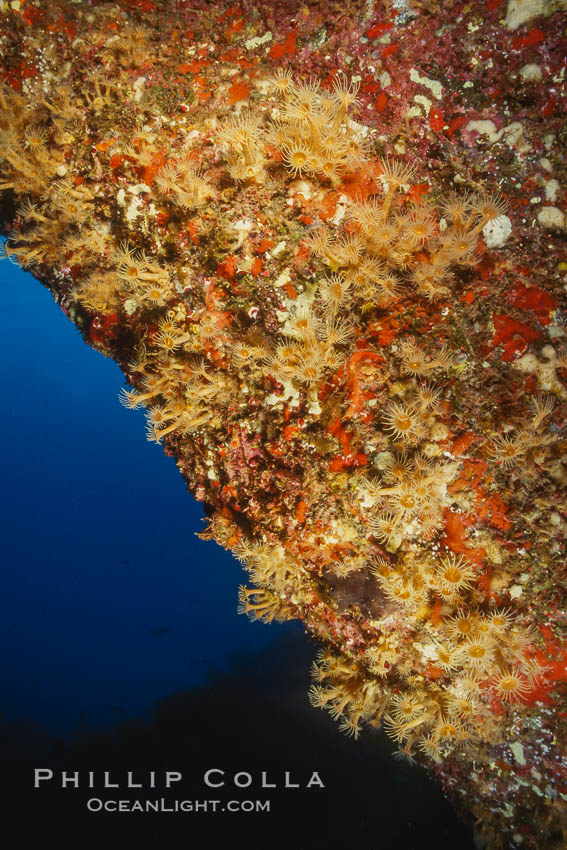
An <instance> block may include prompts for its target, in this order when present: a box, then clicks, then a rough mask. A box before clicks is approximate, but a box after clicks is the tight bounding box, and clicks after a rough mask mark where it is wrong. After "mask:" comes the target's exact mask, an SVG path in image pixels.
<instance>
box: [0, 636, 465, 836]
mask: <svg viewBox="0 0 567 850" xmlns="http://www.w3.org/2000/svg"><path fill="white" fill-rule="evenodd" d="M313 654H314V653H313V647H312V646H311V645H310V644H308V643H307V642H306V640H305V637H304V635H302V634H296V635H291V636H286V637H283V638H282V639H281V640H279V641H278V642H277V643H276V644H275V645H274V646H272V647H271V648H269V649H268V650H265V651H262V652H261V653H258V654H257V655H254V656H251V655H250V654H247V655H245V656H239V657H235V658H234V659H233V663H232V665H231V671H230V672H229V673H222V674H218V673H214V672H213V673H211V676H210V681H209V683H208V684H207V685H206V686H203V687H200V688H197V689H196V690H192V691H185V692H180V693H176V694H174V695H173V696H170V697H167V698H166V699H163V700H161V701H160V702H159V703H158V705H157V707H156V708H155V710H154V711H153V712H152V715H151V717H150V718H148V719H140V720H138V721H132V722H127V723H123V724H121V725H119V726H117V727H116V728H114V729H112V730H108V731H90V732H89V731H88V730H87V731H84V732H83V733H82V734H80V735H77V736H76V738H75V740H74V741H73V742H72V743H68V742H63V741H58V740H55V739H53V738H50V737H49V736H46V735H44V734H42V733H41V731H38V730H34V729H32V728H30V727H25V728H24V727H23V726H22V727H18V726H17V725H14V724H11V725H10V727H9V728H8V727H7V726H6V725H4V727H3V728H2V727H1V726H0V740H1V741H2V744H1V749H0V755H1V757H2V762H3V765H2V776H3V779H4V785H5V791H4V793H3V797H2V804H3V805H2V809H3V815H2V821H3V824H2V825H3V827H4V830H3V831H4V833H5V834H6V833H7V830H8V823H7V817H11V816H12V815H14V816H15V817H16V819H17V824H18V827H17V835H18V841H17V845H15V846H18V847H23V848H28V847H29V848H32V847H39V846H42V845H43V844H44V843H45V844H47V843H49V845H53V846H54V847H57V848H61V850H65V849H66V848H71V847H73V848H75V847H76V848H81V850H83V848H91V847H93V848H94V847H96V848H97V850H114V848H121V850H122V848H123V850H138V849H139V848H144V850H146V848H148V850H149V848H156V850H157V848H160V850H161V848H187V849H188V848H198V850H200V848H211V850H216V848H224V847H227V848H237V850H239V848H244V847H247V848H251V850H260V849H261V850H273V848H282V850H283V848H286V850H288V848H289V850H307V849H308V848H309V850H311V848H312V850H427V848H429V847H431V848H435V850H449V848H450V850H454V848H459V850H472V848H473V844H472V840H471V837H470V834H469V832H468V831H467V829H466V828H465V827H464V826H463V825H462V824H461V823H460V822H459V821H458V819H457V818H456V816H455V814H454V812H453V810H452V808H451V806H450V805H449V803H448V802H447V801H446V800H445V799H444V798H443V796H442V794H441V792H440V791H439V790H438V788H437V787H436V786H435V785H434V784H433V783H432V782H430V781H429V780H428V779H427V777H426V775H425V773H424V772H423V771H422V770H420V769H419V768H415V767H413V768H411V767H409V766H406V765H403V764H399V763H398V762H396V761H395V760H394V759H392V757H391V751H392V747H391V746H390V744H389V742H388V741H387V740H385V739H384V737H383V736H382V735H378V734H370V733H365V734H363V735H362V737H361V739H359V741H358V742H355V741H352V740H350V739H348V738H346V737H344V736H343V735H341V733H340V732H339V731H338V729H337V725H336V723H335V722H334V721H333V720H332V719H331V718H330V717H329V716H328V714H326V713H324V712H322V711H316V710H314V709H313V708H311V706H310V705H309V703H308V699H307V688H308V670H309V667H310V664H311V659H312V657H313ZM34 768H46V769H47V768H49V769H51V770H53V772H54V775H55V777H56V779H55V780H53V781H51V782H46V783H43V785H42V786H41V787H40V788H39V789H38V790H34V789H33V769H34ZM209 768H218V769H221V770H224V771H225V779H226V780H227V786H226V787H225V788H219V789H212V788H207V787H206V786H205V784H204V782H203V775H204V773H205V771H206V770H207V769H209ZM62 770H65V771H68V772H69V771H75V770H76V771H80V778H81V787H80V788H79V789H78V790H75V789H73V788H68V789H66V790H62V789H61V771H62ZM105 770H107V771H110V772H111V776H110V780H111V781H113V782H121V783H122V787H121V788H120V789H113V790H106V791H105V790H104V788H102V787H101V786H102V783H103V781H104V780H103V771H105ZM164 770H169V771H180V772H182V774H183V781H182V782H180V783H177V784H176V785H175V787H174V788H172V790H170V791H168V790H167V789H165V788H164V786H163V771H164ZM88 771H94V773H95V779H96V783H97V784H96V786H95V788H93V789H89V788H87V787H85V785H84V784H83V783H85V784H86V782H88V776H87V772H88ZM127 771H132V772H133V774H134V775H133V781H135V782H136V781H141V780H142V781H143V780H145V781H146V782H149V771H155V772H156V788H155V789H154V790H152V789H151V788H148V787H145V788H144V789H142V790H139V789H138V790H128V789H127V788H126V787H124V786H125V784H126V781H127ZM239 771H244V772H246V773H249V774H251V775H252V777H253V783H252V785H251V786H250V787H249V788H244V789H239V788H236V787H234V786H233V784H232V781H231V780H232V776H233V775H234V774H235V773H238V772H239ZM262 771H265V772H266V773H267V778H268V781H270V782H275V783H277V784H278V788H277V789H262V788H261V774H262ZM286 771H289V773H290V781H291V782H298V783H300V784H301V786H302V787H301V788H300V789H285V788H283V784H284V781H285V772H286ZM313 771H317V772H318V773H319V775H320V777H321V779H322V780H323V782H324V783H325V786H326V787H325V789H323V790H320V789H318V788H317V787H314V788H312V789H310V790H307V789H306V788H305V787H304V786H305V783H306V782H307V781H308V779H309V777H310V776H311V774H312V772H313ZM218 776H219V775H218V774H217V775H215V777H214V778H215V779H216V778H218ZM91 798H97V799H101V800H110V799H119V800H120V799H122V800H134V799H141V800H146V799H154V798H163V799H164V801H165V803H166V804H167V805H168V806H170V807H171V806H172V805H173V802H172V801H174V800H191V801H195V800H201V801H202V800H219V801H220V803H219V808H222V807H223V806H226V804H227V802H228V801H230V800H237V801H242V800H253V801H254V800H266V799H269V800H270V806H271V811H270V813H267V812H252V813H242V812H239V813H234V814H229V813H227V812H224V813H223V812H220V811H217V812H216V813H212V812H211V811H209V812H207V813H203V812H200V813H195V812H192V813H181V812H180V813H163V812H162V813H160V814H148V813H140V814H133V813H125V812H124V813H113V814H105V813H96V814H95V813H92V812H89V811H87V808H86V803H87V800H89V799H91Z"/></svg>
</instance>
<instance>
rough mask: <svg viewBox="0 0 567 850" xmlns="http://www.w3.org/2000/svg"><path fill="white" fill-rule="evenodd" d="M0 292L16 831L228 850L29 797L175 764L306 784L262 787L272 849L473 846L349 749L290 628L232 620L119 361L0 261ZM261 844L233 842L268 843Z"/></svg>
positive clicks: (306, 646)
mask: <svg viewBox="0 0 567 850" xmlns="http://www.w3.org/2000/svg"><path fill="white" fill-rule="evenodd" d="M0 297H1V302H0V303H1V305H2V306H1V317H2V323H1V327H2V330H1V333H0V379H1V381H2V390H3V392H2V401H3V408H2V412H3V416H2V420H1V421H2V426H1V427H2V444H1V445H2V476H3V487H2V495H1V496H0V499H1V505H0V507H1V510H0V530H1V540H2V556H1V559H0V647H1V651H0V683H1V684H0V745H1V746H0V761H1V763H2V765H3V772H4V774H5V775H6V776H8V777H9V778H10V782H9V787H8V789H7V791H8V796H7V797H6V798H4V797H3V800H4V802H5V806H4V809H5V814H6V815H7V814H8V813H11V814H14V816H15V820H16V823H17V827H16V828H17V830H18V835H19V836H20V837H22V838H23V836H24V834H25V830H28V829H29V831H30V832H31V834H32V835H34V836H35V831H36V829H37V828H39V829H40V830H41V834H42V835H44V834H53V835H57V836H58V839H57V840H58V845H59V846H60V847H61V848H66V847H76V846H77V844H78V843H79V844H80V845H81V846H82V847H88V846H96V847H97V848H98V847H100V846H101V844H102V845H103V846H108V847H110V846H121V847H124V846H134V844H135V846H136V847H140V848H151V850H154V848H155V847H161V846H164V842H165V843H167V846H168V847H172V848H175V847H183V848H186V847H187V846H189V844H190V845H191V846H207V847H209V846H229V842H230V844H232V843H233V836H234V821H233V820H232V819H228V820H225V819H223V818H222V817H221V818H217V817H206V818H205V819H203V820H201V821H199V822H197V821H192V820H185V819H183V817H181V818H180V819H175V818H167V817H165V818H164V817H160V816H156V817H155V818H154V819H151V818H150V819H149V820H148V816H147V815H142V816H140V817H141V820H136V819H133V818H130V817H127V818H126V819H124V818H122V817H120V818H119V819H118V820H117V819H116V816H109V819H108V820H105V819H101V818H100V817H99V816H97V819H96V820H95V821H93V817H92V815H91V814H90V813H89V812H88V811H87V809H86V808H85V806H84V800H82V798H80V799H79V798H76V797H75V796H69V795H67V794H66V792H62V791H61V790H60V789H59V788H58V787H55V786H54V787H53V789H52V790H51V792H50V793H47V794H46V795H42V796H38V794H37V793H36V792H35V791H34V789H33V788H32V785H31V779H30V777H31V776H32V775H33V768H34V767H37V766H38V764H39V765H41V766H42V768H45V767H49V768H50V769H53V771H55V774H56V775H58V774H57V772H58V771H61V770H73V771H74V770H80V771H82V775H86V771H90V770H93V769H94V770H99V771H100V770H102V769H105V770H106V769H108V768H111V770H112V771H114V775H115V776H116V775H118V776H125V775H126V771H127V770H132V769H138V768H142V769H148V768H151V769H152V770H153V769H156V768H159V767H160V766H162V767H167V768H171V767H172V766H173V767H176V768H179V769H182V770H183V773H184V775H185V773H187V774H188V776H189V777H194V778H195V782H196V780H197V778H198V777H199V776H200V775H202V774H203V773H204V770H205V769H208V768H210V767H219V766H222V767H223V768H226V770H227V775H230V772H231V771H233V772H235V771H236V770H242V769H244V770H245V771H250V772H251V775H254V776H255V777H259V776H260V775H261V774H260V772H261V771H264V770H266V769H267V770H268V771H269V773H270V776H271V777H272V778H274V777H275V778H277V777H283V776H284V771H288V770H291V772H292V774H293V776H294V777H295V778H296V779H297V778H301V777H303V779H304V780H305V778H306V777H309V776H310V775H311V772H312V771H313V770H314V769H317V770H318V771H320V773H321V776H322V778H323V779H324V782H325V789H324V791H323V792H322V793H321V794H320V795H319V796H317V797H312V796H311V795H310V794H309V793H306V792H304V791H303V792H301V793H299V792H295V791H293V792H286V791H285V790H283V791H282V790H281V789H280V790H277V791H270V792H269V798H270V800H271V802H272V804H273V813H272V814H271V815H270V820H269V821H264V820H262V824H264V823H269V824H270V826H271V829H272V831H271V833H270V839H269V846H270V847H271V848H272V849H273V850H278V848H286V850H287V849H288V848H289V846H290V844H291V843H292V841H293V844H294V846H309V847H310V848H312V850H351V848H352V847H353V846H359V847H363V846H365V847H370V846H372V847H374V846H379V847H380V850H394V848H395V850H398V848H399V847H403V848H404V850H427V848H429V847H431V848H433V847H435V850H445V848H447V850H448V848H453V847H456V846H458V847H460V848H462V850H472V843H471V840H470V835H469V833H468V831H467V829H466V828H465V827H464V826H463V825H462V824H461V823H460V822H459V821H458V820H457V819H456V816H455V814H454V812H453V811H452V810H451V807H450V806H449V803H448V802H447V800H445V799H444V798H443V796H442V794H441V791H440V789H438V788H437V787H435V786H434V785H432V784H431V783H429V782H428V781H427V780H426V777H425V775H424V773H423V772H422V771H421V770H419V769H414V768H411V767H410V766H408V765H405V764H401V763H400V762H396V761H394V760H393V759H392V757H391V751H392V749H393V746H392V744H391V742H389V741H388V740H387V739H386V738H385V736H383V735H376V734H375V735H372V734H371V733H365V735H364V737H363V740H362V741H358V742H357V741H353V740H351V739H348V738H346V737H345V736H343V735H341V734H340V733H339V732H338V730H337V727H336V723H335V722H334V721H333V720H332V719H331V718H330V717H329V716H328V714H327V713H320V712H316V711H315V710H314V709H312V708H311V706H310V705H309V702H308V699H307V688H308V685H309V666H310V663H311V659H312V657H313V655H314V647H313V645H312V644H311V643H310V642H309V641H308V640H307V638H306V636H305V635H304V634H303V627H302V626H301V624H299V623H297V622H292V623H284V624H272V625H270V626H264V625H261V624H259V623H250V622H249V621H248V620H247V619H246V618H245V617H242V616H238V615H237V613H236V607H237V593H238V585H239V584H240V583H242V582H243V581H244V579H245V574H244V573H243V571H242V569H241V568H240V566H239V565H238V564H237V563H236V562H235V561H234V559H233V558H232V557H231V556H230V555H229V554H228V553H226V552H224V551H223V550H222V549H220V548H219V547H218V546H216V545H215V544H213V543H204V542H202V541H200V540H199V539H198V538H196V537H195V533H194V532H195V531H198V530H200V529H202V528H203V526H204V523H203V519H202V517H203V511H202V507H201V506H200V505H199V504H198V503H197V502H196V501H195V500H194V499H193V498H192V497H191V496H190V495H189V494H188V493H187V492H186V489H185V485H184V482H183V480H182V479H181V477H180V475H179V473H178V471H177V468H176V466H175V464H174V462H173V461H172V460H171V459H168V458H167V457H166V456H165V455H164V454H163V451H162V449H161V448H160V447H159V446H156V445H154V444H151V443H148V442H147V441H146V439H145V428H144V424H145V423H144V416H143V413H142V412H141V411H129V410H126V409H125V408H123V407H122V406H121V405H120V404H119V402H118V399H117V395H118V392H119V391H120V389H121V388H122V387H123V386H124V379H123V376H122V374H121V372H120V370H119V369H118V367H117V366H116V364H115V363H113V362H112V361H111V360H108V359H105V358H104V357H103V356H102V355H101V354H99V353H97V352H95V351H93V350H92V349H90V348H89V347H88V346H87V345H86V344H85V343H84V342H83V340H82V338H81V336H80V334H79V332H78V331H77V330H76V328H75V327H74V326H73V325H72V323H71V322H70V321H69V320H68V319H67V318H66V316H65V315H64V314H63V312H62V311H61V309H60V308H59V306H58V305H57V304H55V302H54V301H53V299H52V297H51V295H50V294H49V292H47V290H45V289H44V288H43V287H42V286H41V285H40V284H39V283H38V282H37V281H36V280H35V279H34V278H33V277H31V275H29V274H26V273H24V272H22V271H21V270H20V269H19V268H17V267H16V266H14V265H12V264H11V263H9V262H8V261H4V262H2V263H0ZM190 781H193V780H192V779H191V780H190ZM278 781H279V780H278ZM191 787H193V786H191ZM195 787H196V788H197V790H194V791H189V792H188V793H194V794H195V795H197V796H198V795H199V794H201V796H202V795H203V793H205V794H206V792H203V789H202V787H200V786H198V785H196V786H195ZM255 787H256V786H255ZM278 788H279V786H278ZM86 793H87V795H88V794H89V793H90V792H88V791H87V792H86ZM97 793H100V792H97ZM110 793H111V794H112V792H110ZM227 793H232V794H233V795H234V794H235V790H234V789H233V790H232V791H229V792H227ZM239 793H240V794H245V795H246V794H247V793H249V792H248V790H247V789H244V790H242V791H239ZM254 793H259V792H258V791H255V792H254ZM408 801H411V805H408ZM243 817H245V818H246V819H247V823H248V822H249V818H248V816H247V815H243ZM257 817H263V816H260V815H258V816H257ZM299 823H301V824H302V830H303V832H302V835H303V836H304V839H305V843H304V844H303V845H297V843H296V842H297V827H296V824H299ZM254 825H256V821H255V820H254ZM307 827H308V829H307ZM264 829H265V828H262V829H260V830H259V831H258V832H257V833H254V832H253V831H252V833H251V834H250V835H248V837H247V844H248V846H250V847H253V848H254V847H256V848H260V847H262V848H264V847H265V846H266V840H265V832H264ZM93 830H96V834H95V832H93ZM87 838H92V840H93V842H94V843H93V844H92V845H89V844H88V841H87ZM31 840H33V841H34V843H35V837H34V838H33V839H30V841H31ZM195 840H197V841H199V840H200V841H202V843H201V844H195ZM376 841H378V845H377V844H376ZM116 842H118V843H116ZM20 843H21V842H20ZM22 846H23V845H22ZM30 846H31V843H30Z"/></svg>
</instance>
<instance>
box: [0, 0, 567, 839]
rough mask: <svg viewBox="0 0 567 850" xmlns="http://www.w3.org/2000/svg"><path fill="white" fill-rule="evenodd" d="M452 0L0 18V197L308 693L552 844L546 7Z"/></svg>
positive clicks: (556, 283) (557, 402)
mask: <svg viewBox="0 0 567 850" xmlns="http://www.w3.org/2000/svg"><path fill="white" fill-rule="evenodd" d="M511 5H513V4H511ZM15 6H18V8H15ZM474 6H475V4H468V5H465V4H464V3H462V2H455V3H452V4H449V7H448V11H447V10H444V11H443V12H441V11H440V7H439V8H437V4H436V3H434V2H430V3H425V4H423V3H420V4H418V3H415V4H411V3H410V4H408V8H405V7H404V10H403V11H402V10H401V4H396V5H394V4H389V3H387V4H384V5H382V4H380V3H376V4H370V6H369V5H368V4H367V3H364V2H362V0H360V2H358V0H349V2H348V3H347V4H346V7H345V14H342V13H341V14H339V13H336V14H335V13H331V12H324V11H322V8H321V6H320V5H319V4H311V5H310V4H308V5H305V6H298V5H297V6H296V4H295V3H291V2H289V3H284V4H275V5H274V4H264V3H262V2H261V1H260V0H256V2H252V3H246V4H243V5H242V6H240V5H228V4H226V3H220V4H214V5H213V6H211V5H208V4H205V3H203V2H200V0H188V2H182V0H179V2H177V0H176V2H171V3H169V4H168V14H167V15H160V16H159V19H156V13H155V8H154V4H153V3H152V2H150V0H139V1H137V2H134V0H121V2H118V3H115V4H112V5H110V4H107V3H102V2H101V3H92V4H86V3H85V4H83V3H66V2H64V0H58V2H54V3H50V4H49V5H47V4H46V3H43V2H40V0H35V2H29V3H25V4H23V3H22V4H13V6H12V7H11V8H10V9H8V10H6V11H4V12H3V13H1V16H0V23H1V25H2V38H3V46H4V59H3V64H2V65H1V66H0V73H1V76H2V81H1V85H0V107H1V111H0V140H1V145H0V191H1V192H2V198H3V204H4V208H5V210H6V213H5V218H6V222H7V223H6V225H5V230H6V232H7V235H8V243H7V248H6V251H7V253H8V255H9V256H10V257H12V258H14V259H15V260H17V261H18V262H20V263H21V264H22V265H23V266H24V267H26V268H29V269H30V270H31V271H32V272H33V273H34V274H35V275H36V276H37V277H39V278H40V279H41V280H42V281H43V282H44V283H45V284H46V285H47V286H48V287H49V288H50V289H51V290H52V291H53V293H54V294H55V297H56V298H57V300H58V301H59V302H60V303H61V305H62V307H63V308H64V309H65V311H66V312H67V314H68V315H69V316H70V318H71V319H72V320H73V321H74V322H76V324H77V325H78V326H79V327H80V328H81V330H82V332H83V334H84V336H85V339H86V340H87V341H88V342H89V343H90V344H91V345H93V346H94V347H95V348H97V349H98V350H100V351H102V352H104V353H105V354H107V355H109V356H112V357H114V358H115V359H116V360H117V361H118V362H119V364H120V365H121V367H122V369H123V371H124V374H125V376H126V379H127V381H128V384H129V388H128V389H126V390H124V392H123V393H122V396H121V401H122V402H123V403H124V404H125V405H126V406H127V407H130V408H138V407H141V408H144V409H145V411H146V415H147V434H148V438H149V439H150V440H153V441H155V442H158V443H162V444H163V445H164V448H165V450H166V451H167V452H168V454H170V455H171V456H173V457H174V458H175V459H176V462H177V465H178V467H179V469H180V472H181V473H182V475H183V476H184V478H185V480H186V481H187V483H188V485H189V487H190V489H191V490H192V492H193V493H195V495H196V497H197V499H199V500H201V501H203V502H206V503H207V506H208V515H209V520H208V528H207V530H206V531H205V532H204V535H203V536H205V537H206V538H208V539H213V540H216V541H217V542H218V543H220V544H221V545H222V546H224V547H226V548H228V549H230V550H231V551H232V552H234V554H235V555H236V557H237V558H238V559H239V560H240V561H241V563H242V565H243V567H244V569H245V570H246V572H247V586H243V587H242V589H241V592H240V600H239V610H241V611H242V612H243V613H245V614H247V615H248V616H249V617H250V618H252V619H256V620H260V621H262V622H265V623H271V622H273V621H278V620H284V619H289V618H299V619H301V620H302V621H303V622H304V624H305V626H306V628H307V630H308V631H309V633H310V634H311V635H313V636H314V637H315V638H317V639H318V640H319V641H320V642H321V643H322V644H324V648H323V649H322V650H321V652H320V653H319V655H318V660H317V662H316V664H315V665H314V669H313V678H314V683H313V686H312V688H311V690H310V692H309V695H310V699H311V702H312V703H313V705H314V706H316V707H320V708H325V709H327V710H329V711H330V712H331V714H332V715H333V716H334V717H335V718H336V719H337V720H338V722H339V725H340V728H341V730H342V731H344V732H345V733H346V734H348V735H351V736H354V737H358V736H359V734H360V733H361V732H363V730H364V729H365V728H368V727H380V726H382V727H383V728H384V729H385V731H386V733H387V734H388V735H389V737H390V738H391V739H392V740H393V741H394V742H395V743H396V745H397V747H398V755H399V756H400V757H402V758H406V759H408V760H410V761H413V760H414V759H417V760H420V761H421V762H422V763H424V764H426V765H427V766H428V768H429V769H430V770H431V771H432V772H433V773H434V774H435V775H436V776H437V777H438V778H439V779H440V781H441V782H442V783H443V786H444V788H445V789H446V790H447V791H448V792H449V793H451V794H452V796H453V797H454V798H455V799H457V800H458V802H459V803H460V804H461V805H463V803H462V801H463V800H466V803H465V804H464V806H465V808H467V810H468V815H469V817H472V818H473V819H475V822H476V826H477V830H478V832H479V835H480V839H481V840H483V841H487V842H488V843H489V846H493V847H498V846H510V847H513V846H522V847H524V848H531V850H536V848H539V847H540V846H541V841H540V838H541V836H543V837H544V840H545V841H547V840H548V839H549V841H550V842H551V841H555V840H561V838H560V837H561V835H562V836H563V839H562V840H565V839H566V838H567V830H566V828H565V824H566V822H567V814H566V810H565V803H564V800H565V799H566V796H565V795H566V794H567V789H566V788H565V784H566V776H565V768H564V764H565V763H564V760H563V759H564V754H563V752H562V749H561V748H562V747H563V748H564V744H565V732H564V726H563V723H562V720H563V716H564V708H565V680H566V674H565V651H564V648H563V642H564V635H565V631H566V625H565V620H564V614H563V611H564V607H565V599H564V596H565V580H566V579H565V571H564V568H563V567H562V566H561V561H560V557H561V554H562V548H563V541H564V537H565V531H566V529H567V519H566V508H565V504H566V502H565V483H566V482H567V471H566V470H565V464H564V458H565V457H566V456H567V455H566V451H565V450H566V444H565V439H564V435H563V424H564V421H565V417H566V414H567V405H566V402H567V386H566V383H567V351H566V347H565V344H564V343H563V342H562V341H563V339H564V336H565V333H564V330H563V328H562V327H561V323H560V319H561V315H562V312H561V311H562V310H563V309H564V299H565V296H564V273H565V271H567V257H566V256H565V255H564V243H563V242H562V241H561V239H562V237H563V235H564V234H563V233H562V232H561V227H563V230H564V224H563V225H562V224H561V222H562V221H563V222H564V218H563V220H562V219H561V215H563V213H562V211H561V209H560V207H559V206H557V204H561V203H562V202H563V197H564V195H563V189H562V188H561V186H562V185H564V184H562V183H561V180H562V179H563V178H564V179H565V180H567V175H566V174H565V166H564V162H563V160H562V158H561V156H560V150H561V147H560V145H561V143H562V141H564V140H563V136H564V128H563V127H562V124H561V121H560V118H559V114H560V112H559V110H558V106H559V104H560V103H563V102H564V100H565V94H564V91H563V88H562V83H561V85H560V84H559V83H557V80H562V79H563V77H562V76H561V74H562V68H563V66H562V64H561V62H562V61H563V60H562V58H561V57H562V52H561V40H560V38H559V37H558V36H557V35H556V33H557V32H559V31H560V30H561V27H560V26H558V24H559V22H560V21H561V22H562V25H563V28H564V20H563V18H562V16H561V15H555V16H554V18H552V19H551V21H550V22H549V25H548V23H547V22H546V21H545V20H544V19H542V20H541V21H538V22H537V26H536V25H534V26H528V25H525V26H517V27H512V26H507V25H503V24H502V23H501V21H500V17H501V15H502V11H503V10H502V8H501V7H502V6H503V4H502V3H499V2H492V0H488V2H487V3H484V4H482V10H479V9H476V8H474ZM437 33H439V34H441V33H442V35H443V37H442V38H441V36H440V35H437ZM32 34H33V38H32V37H31V36H32ZM38 45H39V46H38ZM427 57H429V59H428V58H427ZM433 57H434V58H433ZM554 81H555V82H554ZM552 82H554V84H553V86H552V85H551V83H552ZM522 87H523V88H522ZM554 222H555V224H553V223H554ZM550 223H551V224H550ZM562 252H563V253H562ZM550 742H552V743H550ZM361 746H363V743H361ZM544 748H545V750H544ZM527 770H529V771H530V774H529V775H530V779H529V781H527V780H526V776H527ZM552 787H553V791H552V792H550V791H549V788H552ZM550 803H551V805H550ZM501 835H505V842H507V843H505V844H504V845H502V844H500V845H499V844H498V841H499V840H500V838H499V836H501ZM517 836H520V838H521V841H520V840H519V839H518V837H517Z"/></svg>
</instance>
